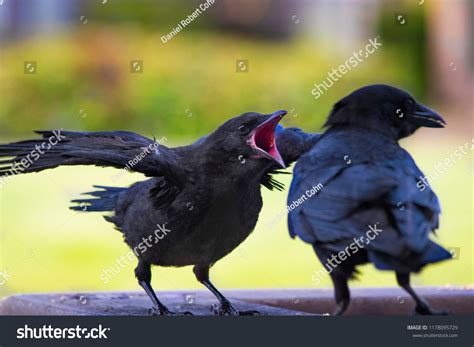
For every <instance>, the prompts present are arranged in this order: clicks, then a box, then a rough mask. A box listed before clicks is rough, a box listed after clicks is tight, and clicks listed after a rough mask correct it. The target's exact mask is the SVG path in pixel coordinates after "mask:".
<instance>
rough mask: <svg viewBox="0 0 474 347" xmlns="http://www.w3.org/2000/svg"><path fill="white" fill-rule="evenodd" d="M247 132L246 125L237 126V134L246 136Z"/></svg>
mask: <svg viewBox="0 0 474 347" xmlns="http://www.w3.org/2000/svg"><path fill="white" fill-rule="evenodd" d="M248 131H249V128H248V127H247V126H246V125H241V126H239V132H240V133H241V134H246V133H248Z"/></svg>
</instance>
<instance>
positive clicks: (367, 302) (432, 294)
mask: <svg viewBox="0 0 474 347" xmlns="http://www.w3.org/2000/svg"><path fill="white" fill-rule="evenodd" d="M414 289H415V291H416V292H417V293H418V294H419V295H420V296H421V297H422V298H424V299H426V300H427V301H428V303H429V304H430V305H431V306H432V307H433V308H434V309H445V310H448V311H450V312H451V313H452V314H474V286H466V287H451V286H449V287H448V286H446V287H414ZM227 293H228V295H229V297H233V298H236V299H239V300H242V301H247V302H255V303H259V304H263V305H269V306H275V307H283V308H287V309H291V310H296V311H303V312H308V313H313V314H326V313H331V312H333V311H334V310H335V308H336V304H335V300H334V292H333V290H332V288H331V289H330V288H328V289H269V290H239V291H228V292H227ZM351 296H352V299H351V304H350V306H349V308H348V310H347V311H346V313H345V314H346V315H410V314H412V313H413V310H414V307H415V304H414V302H413V300H412V298H411V297H410V296H409V295H408V294H406V292H405V291H404V290H403V289H401V288H397V287H394V288H391V287H389V288H351Z"/></svg>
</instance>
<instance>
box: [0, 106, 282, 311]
mask: <svg viewBox="0 0 474 347" xmlns="http://www.w3.org/2000/svg"><path fill="white" fill-rule="evenodd" d="M285 114H286V111H277V112H274V113H272V114H267V115H262V114H259V113H253V112H250V113H245V114H243V115H241V116H239V117H235V118H232V119H230V120H228V121H226V122H225V123H224V124H222V125H221V126H220V127H219V128H218V129H217V130H215V131H214V132H213V133H211V134H210V135H208V136H207V137H206V138H204V139H203V140H201V141H198V142H196V143H194V144H192V145H189V146H184V147H176V148H167V147H165V146H163V145H159V144H157V143H156V142H155V141H153V140H150V139H148V138H145V137H143V136H140V135H137V134H134V133H130V132H125V131H114V132H70V131H39V132H37V133H39V134H40V135H42V138H41V139H36V140H28V141H22V142H17V143H11V144H6V145H0V157H9V159H7V160H4V161H1V162H0V176H8V175H11V174H17V173H28V172H38V171H42V170H45V169H51V168H55V167H57V166H60V165H96V166H112V167H115V168H122V169H123V168H125V167H126V168H127V169H129V170H133V171H137V172H140V173H143V174H145V175H146V176H149V177H152V178H150V179H148V180H146V181H142V182H138V183H135V184H133V185H132V186H130V187H128V188H117V187H104V186H96V188H100V190H98V191H94V192H90V193H86V194H89V195H91V196H93V197H94V198H92V199H78V200H73V202H75V203H77V204H78V205H77V206H73V207H71V208H72V209H73V210H77V211H101V212H106V211H111V212H112V214H111V215H109V216H106V217H105V219H106V220H107V221H110V222H112V223H113V224H115V226H116V228H117V229H118V230H120V231H121V232H122V233H123V237H124V240H125V242H126V243H127V244H128V245H129V246H130V248H131V249H132V250H133V251H134V253H135V254H136V256H137V257H138V266H137V267H136V269H135V275H136V277H137V279H138V283H139V284H140V286H141V287H143V289H144V290H145V291H146V293H147V294H148V296H149V297H150V299H151V300H152V302H153V305H154V311H155V312H156V313H157V314H160V315H167V314H173V312H170V311H169V310H168V309H167V308H166V306H164V305H163V304H162V303H161V302H160V301H159V300H158V298H157V296H156V294H155V292H154V291H153V289H152V287H151V284H150V282H151V265H160V266H176V267H180V266H186V265H194V268H193V271H194V274H195V275H196V278H197V280H198V281H199V282H201V283H202V284H204V286H206V287H207V288H208V289H209V290H210V291H211V292H212V293H213V294H214V295H215V296H216V297H217V298H218V299H219V301H220V304H221V305H220V307H219V309H218V310H217V313H218V314H226V315H237V314H243V312H238V311H237V310H235V309H234V308H233V307H232V305H231V303H230V302H229V301H228V300H227V299H226V298H225V297H224V296H223V295H222V294H221V293H220V292H219V291H218V290H217V289H216V288H215V287H214V286H213V284H212V283H211V281H210V280H209V268H210V267H211V266H212V265H213V264H214V263H215V262H217V261H218V260H219V259H221V258H222V257H224V256H226V255H227V254H229V253H230V252H231V251H232V250H233V249H234V248H236V247H237V246H238V245H239V244H240V243H241V242H243V241H244V240H245V239H246V238H247V236H249V234H250V233H251V232H252V230H253V229H254V227H255V225H256V223H257V219H258V215H259V212H260V209H261V208H262V198H261V193H260V185H261V183H262V184H265V185H266V186H268V187H269V188H272V187H274V184H273V183H272V179H271V174H272V172H273V171H274V170H275V165H277V166H280V167H285V164H284V162H283V160H282V157H281V155H280V153H279V152H278V149H277V146H276V143H275V133H274V130H275V127H276V125H277V124H278V122H279V121H280V120H281V119H282V117H283V116H284V115H285ZM54 137H56V139H54V141H53V142H54V143H53V144H51V143H48V142H47V140H48V139H49V138H54ZM45 143H46V145H44V144H45ZM244 313H245V312H244ZM250 313H252V312H250Z"/></svg>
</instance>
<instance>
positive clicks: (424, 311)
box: [413, 305, 451, 316]
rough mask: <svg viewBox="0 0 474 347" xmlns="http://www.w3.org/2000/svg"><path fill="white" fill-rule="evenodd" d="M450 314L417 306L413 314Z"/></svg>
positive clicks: (424, 306)
mask: <svg viewBox="0 0 474 347" xmlns="http://www.w3.org/2000/svg"><path fill="white" fill-rule="evenodd" d="M450 313H451V312H449V311H448V310H434V309H432V308H431V307H430V306H429V305H417V306H416V307H415V312H414V313H413V314H414V315H422V316H447V315H449V314H450Z"/></svg>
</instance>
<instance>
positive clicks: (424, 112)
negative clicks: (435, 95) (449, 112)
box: [410, 104, 446, 128]
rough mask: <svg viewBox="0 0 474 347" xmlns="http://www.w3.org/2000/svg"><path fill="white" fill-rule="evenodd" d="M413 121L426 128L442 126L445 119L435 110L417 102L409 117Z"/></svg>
mask: <svg viewBox="0 0 474 347" xmlns="http://www.w3.org/2000/svg"><path fill="white" fill-rule="evenodd" d="M410 120H411V121H412V122H413V123H415V124H417V125H419V126H422V127H428V128H444V125H445V124H446V122H445V120H444V119H443V118H442V117H441V116H440V115H439V114H437V113H436V112H435V111H433V110H431V109H429V108H428V107H426V106H424V105H421V104H418V105H417V107H416V110H415V112H414V113H413V115H412V116H411V119H410Z"/></svg>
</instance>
